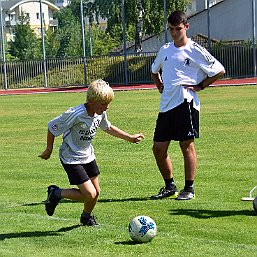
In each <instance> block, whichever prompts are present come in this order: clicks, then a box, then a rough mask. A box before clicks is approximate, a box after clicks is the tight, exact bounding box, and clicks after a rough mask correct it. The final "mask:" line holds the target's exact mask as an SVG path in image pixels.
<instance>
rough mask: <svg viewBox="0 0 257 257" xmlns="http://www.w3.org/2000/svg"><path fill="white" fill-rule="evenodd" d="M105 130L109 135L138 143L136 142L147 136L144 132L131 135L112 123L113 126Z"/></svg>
mask: <svg viewBox="0 0 257 257" xmlns="http://www.w3.org/2000/svg"><path fill="white" fill-rule="evenodd" d="M105 132H106V133H107V134H109V135H112V136H115V137H118V138H121V139H124V140H127V141H129V142H131V143H136V144H138V143H140V141H141V140H142V139H144V138H145V137H144V135H143V134H142V133H139V134H134V135H130V134H128V133H127V132H125V131H123V130H121V129H119V128H117V127H115V126H113V125H111V127H110V128H109V129H107V130H105Z"/></svg>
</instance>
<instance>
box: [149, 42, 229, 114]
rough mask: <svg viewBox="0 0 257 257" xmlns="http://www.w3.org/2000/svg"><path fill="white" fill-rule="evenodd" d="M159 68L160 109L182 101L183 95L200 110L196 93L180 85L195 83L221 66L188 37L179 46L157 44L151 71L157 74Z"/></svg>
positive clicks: (162, 109)
mask: <svg viewBox="0 0 257 257" xmlns="http://www.w3.org/2000/svg"><path fill="white" fill-rule="evenodd" d="M160 69H161V70H162V74H161V76H162V80H163V85H164V90H163V93H162V94H161V101H160V112H166V111H168V110H171V109H173V108H175V107H176V106H178V105H180V104H181V103H183V102H184V99H187V101H188V102H191V101H192V100H193V103H194V108H196V109H197V110H200V101H199V99H198V97H197V95H196V93H195V92H193V91H192V90H188V89H186V88H185V87H184V86H183V85H197V84H199V83H200V82H201V81H203V80H204V79H205V78H206V77H207V76H208V77H213V76H215V75H216V74H218V73H219V72H221V71H222V70H224V67H223V65H222V64H221V63H220V62H219V61H218V60H217V59H215V58H214V57H213V56H212V55H211V54H210V53H209V52H208V51H207V50H206V49H205V48H203V47H202V46H200V45H198V44H197V43H196V42H194V41H193V40H191V39H189V40H188V42H187V44H186V45H185V46H183V47H175V45H174V43H173V42H171V43H167V44H165V45H164V46H162V47H161V49H160V51H159V52H158V54H157V57H156V59H155V61H154V63H153V64H152V73H155V74H157V73H158V72H159V71H160Z"/></svg>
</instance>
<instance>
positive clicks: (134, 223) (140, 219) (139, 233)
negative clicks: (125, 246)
mask: <svg viewBox="0 0 257 257" xmlns="http://www.w3.org/2000/svg"><path fill="white" fill-rule="evenodd" d="M128 231H129V235H130V237H131V239H132V240H133V241H135V242H138V243H146V242H149V241H151V240H152V239H153V238H154V237H155V236H156V233H157V226H156V224H155V222H154V220H153V219H151V218H150V217H148V216H142V215H141V216H137V217H135V218H134V219H133V220H131V222H130V223H129V226H128Z"/></svg>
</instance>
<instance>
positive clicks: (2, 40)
mask: <svg viewBox="0 0 257 257" xmlns="http://www.w3.org/2000/svg"><path fill="white" fill-rule="evenodd" d="M0 25H1V33H0V34H1V49H2V56H3V64H4V89H7V71H6V60H5V46H4V26H3V17H2V0H0Z"/></svg>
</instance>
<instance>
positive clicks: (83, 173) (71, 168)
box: [61, 160, 100, 185]
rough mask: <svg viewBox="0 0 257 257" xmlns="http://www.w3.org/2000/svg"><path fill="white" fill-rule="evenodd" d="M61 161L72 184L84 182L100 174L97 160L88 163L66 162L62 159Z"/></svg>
mask: <svg viewBox="0 0 257 257" xmlns="http://www.w3.org/2000/svg"><path fill="white" fill-rule="evenodd" d="M61 163H62V166H63V168H64V169H65V171H66V173H67V175H68V178H69V181H70V184H71V185H80V184H83V183H84V182H86V181H88V180H89V179H90V178H92V177H96V176H98V175H99V174H100V171H99V169H98V166H97V164H96V161H95V160H94V161H92V162H90V163H86V164H65V163H63V162H62V161H61Z"/></svg>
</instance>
